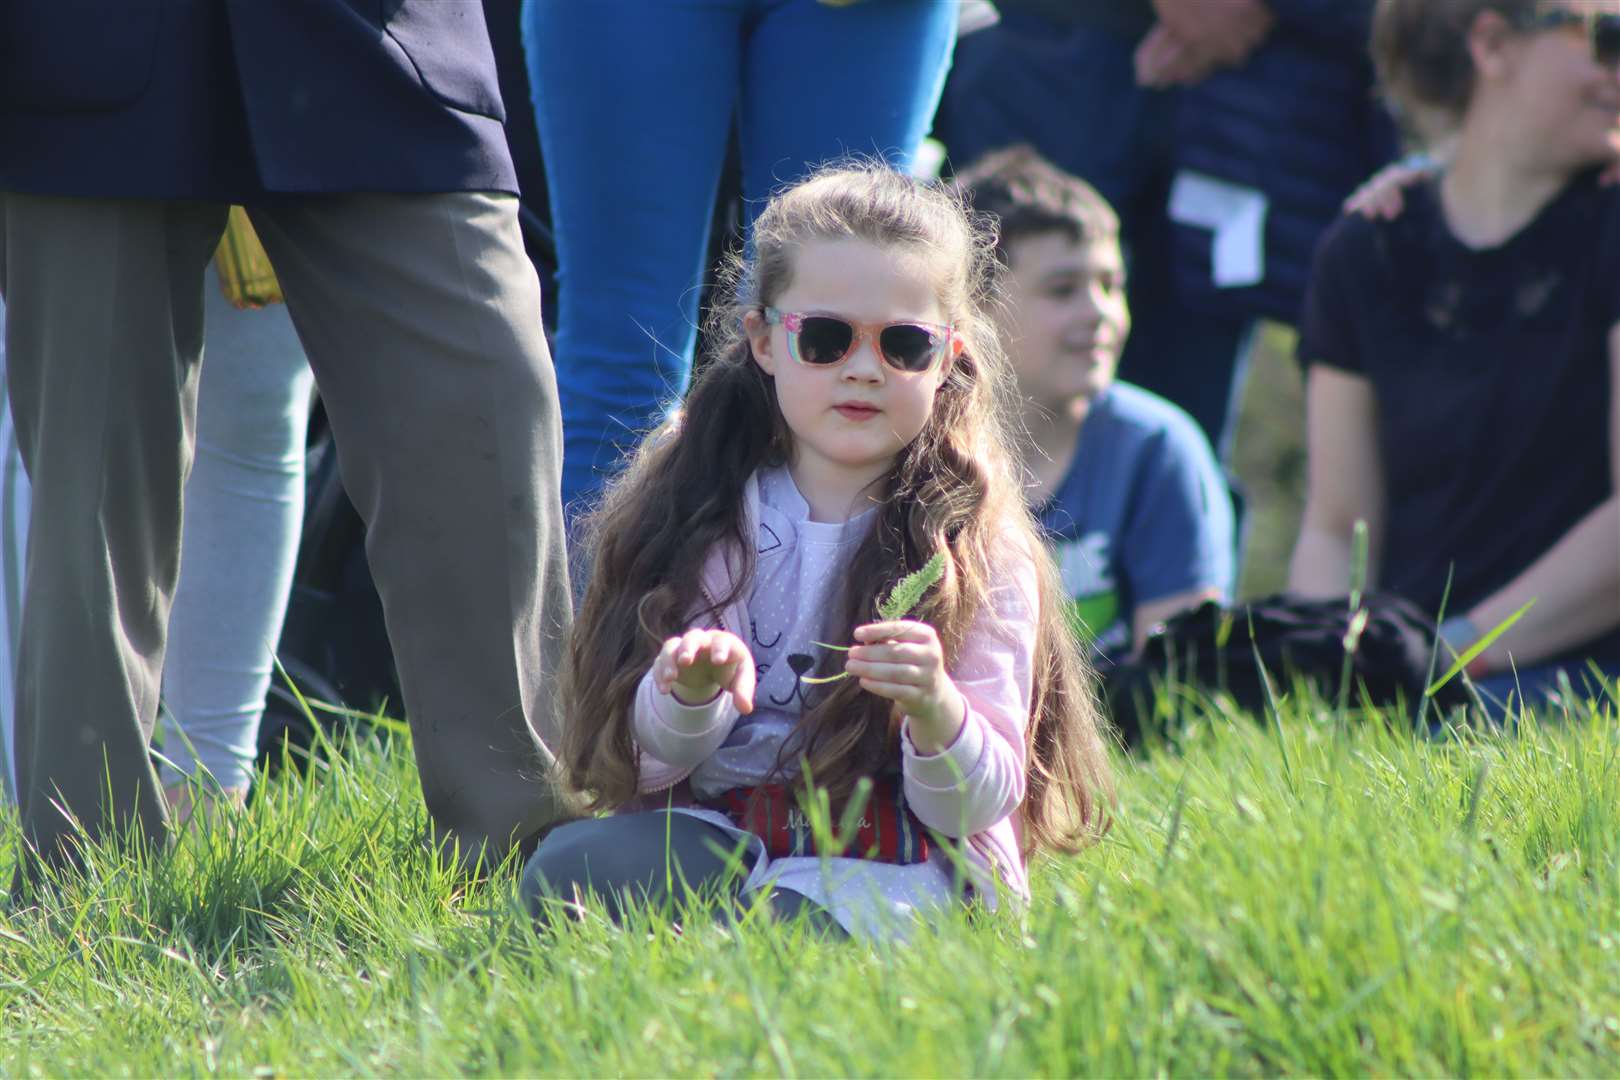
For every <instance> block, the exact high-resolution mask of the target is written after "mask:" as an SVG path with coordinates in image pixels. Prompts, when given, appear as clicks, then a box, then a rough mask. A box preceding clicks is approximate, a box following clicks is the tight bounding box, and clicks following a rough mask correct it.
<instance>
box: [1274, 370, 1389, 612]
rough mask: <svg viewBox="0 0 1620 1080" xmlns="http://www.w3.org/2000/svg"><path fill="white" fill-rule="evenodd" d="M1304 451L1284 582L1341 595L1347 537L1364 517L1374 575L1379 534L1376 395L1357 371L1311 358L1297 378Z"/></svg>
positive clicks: (1370, 580) (1381, 502)
mask: <svg viewBox="0 0 1620 1080" xmlns="http://www.w3.org/2000/svg"><path fill="white" fill-rule="evenodd" d="M1305 444H1306V448H1307V453H1308V464H1307V469H1306V482H1305V483H1306V487H1305V516H1304V520H1303V521H1302V522H1301V524H1300V530H1299V540H1298V542H1297V543H1296V544H1295V545H1294V558H1293V561H1292V563H1291V564H1290V566H1289V573H1288V589H1289V591H1290V592H1294V593H1298V594H1299V595H1301V596H1317V597H1331V596H1342V595H1343V594H1344V593H1346V592H1348V591H1349V589H1350V569H1351V567H1350V561H1351V545H1352V538H1353V536H1354V534H1355V527H1356V522H1357V521H1365V522H1366V523H1367V540H1368V543H1367V580H1366V582H1365V584H1366V585H1368V586H1372V585H1374V584H1376V583H1377V581H1378V568H1379V562H1378V557H1379V553H1380V550H1381V548H1382V544H1383V537H1384V512H1385V499H1384V463H1383V459H1382V456H1381V455H1380V453H1379V450H1378V402H1377V400H1376V398H1375V397H1374V396H1373V388H1372V383H1371V382H1370V381H1368V380H1367V379H1366V378H1365V377H1363V376H1361V375H1352V374H1351V373H1349V372H1347V371H1342V370H1340V369H1338V368H1334V367H1329V366H1327V365H1326V364H1313V365H1312V366H1311V368H1310V371H1309V373H1308V374H1307V376H1306V380H1305Z"/></svg>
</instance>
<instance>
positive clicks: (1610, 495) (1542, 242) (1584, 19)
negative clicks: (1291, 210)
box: [1291, 0, 1620, 701]
mask: <svg viewBox="0 0 1620 1080" xmlns="http://www.w3.org/2000/svg"><path fill="white" fill-rule="evenodd" d="M1374 51H1375V53H1376V54H1377V57H1378V61H1379V66H1380V71H1381V75H1382V77H1383V79H1384V82H1385V85H1386V88H1387V90H1388V91H1389V92H1390V94H1391V96H1392V97H1393V98H1394V99H1395V101H1396V102H1397V104H1398V105H1399V106H1401V107H1402V109H1403V110H1404V111H1406V112H1407V113H1408V114H1409V115H1415V114H1423V115H1427V116H1433V115H1434V114H1436V113H1440V114H1449V115H1450V116H1451V117H1453V118H1454V119H1455V122H1456V127H1457V135H1456V139H1455V143H1454V148H1453V150H1452V154H1451V158H1450V163H1449V165H1448V166H1447V167H1446V168H1445V169H1444V170H1443V171H1442V172H1441V173H1440V174H1439V175H1438V177H1437V178H1435V179H1433V180H1430V181H1425V182H1421V183H1419V184H1418V185H1416V186H1415V187H1414V188H1412V189H1410V190H1409V191H1407V192H1406V193H1405V195H1406V209H1405V212H1404V213H1402V214H1400V215H1399V216H1398V217H1397V218H1396V219H1395V220H1393V221H1370V220H1367V219H1365V218H1362V217H1348V218H1345V219H1342V220H1341V221H1340V222H1339V223H1338V224H1337V225H1336V226H1335V227H1334V229H1333V230H1332V231H1331V232H1330V233H1329V234H1328V236H1327V237H1326V238H1324V240H1323V242H1322V245H1321V248H1320V250H1319V252H1318V255H1317V262H1316V269H1315V274H1314V278H1313V281H1312V285H1311V289H1310V294H1309V297H1308V299H1307V302H1306V311H1305V316H1304V320H1303V323H1302V327H1301V337H1300V350H1301V352H1300V355H1301V358H1302V359H1303V360H1304V361H1306V362H1307V363H1308V364H1309V365H1310V366H1309V379H1308V386H1307V409H1308V418H1307V431H1308V443H1309V450H1310V470H1309V481H1308V484H1309V489H1308V497H1307V502H1306V510H1305V519H1304V523H1303V526H1302V529H1301V534H1300V538H1299V543H1298V546H1297V547H1296V548H1295V551H1294V558H1293V565H1292V571H1291V586H1292V588H1293V589H1294V590H1295V591H1296V592H1300V593H1304V594H1308V595H1319V596H1320V595H1333V594H1342V593H1343V592H1344V591H1345V589H1346V587H1347V584H1348V581H1349V572H1350V560H1351V555H1350V552H1351V537H1352V533H1353V529H1354V523H1355V521H1356V520H1358V519H1361V520H1365V521H1366V522H1367V524H1368V530H1369V538H1370V541H1371V544H1370V564H1369V572H1370V582H1371V583H1372V584H1374V585H1376V586H1378V587H1381V588H1384V589H1388V590H1391V591H1394V592H1398V593H1401V594H1403V595H1405V596H1407V597H1409V598H1411V599H1413V600H1415V601H1417V602H1418V603H1419V604H1422V605H1424V606H1425V607H1427V608H1428V609H1429V610H1431V611H1436V612H1438V610H1439V608H1440V604H1441V599H1442V596H1443V594H1444V593H1445V590H1446V587H1447V581H1448V577H1449V580H1450V597H1449V600H1448V601H1447V613H1448V614H1449V615H1451V616H1452V617H1451V618H1449V619H1447V620H1446V621H1445V622H1444V623H1443V625H1442V636H1443V637H1444V638H1445V640H1446V642H1447V644H1448V645H1450V646H1451V647H1452V648H1454V649H1456V650H1457V651H1461V650H1463V649H1465V648H1466V647H1467V646H1468V645H1469V644H1471V643H1472V642H1473V641H1474V640H1476V639H1477V638H1478V637H1479V636H1480V634H1482V633H1484V632H1488V631H1489V630H1490V629H1491V628H1492V627H1495V626H1497V625H1498V624H1500V623H1501V622H1503V621H1504V620H1506V619H1507V618H1508V617H1509V616H1510V615H1512V613H1513V612H1515V611H1517V610H1518V609H1519V608H1520V607H1521V606H1523V605H1524V604H1525V603H1526V602H1528V601H1531V600H1534V601H1535V603H1534V605H1533V606H1532V607H1531V608H1530V609H1529V610H1528V612H1527V613H1526V614H1525V615H1524V617H1523V618H1522V619H1520V621H1519V622H1518V623H1516V624H1515V625H1514V626H1513V627H1512V629H1511V630H1509V631H1508V632H1507V633H1505V634H1504V635H1503V636H1502V637H1500V638H1498V639H1497V641H1496V642H1495V643H1493V644H1492V645H1491V646H1490V648H1488V649H1487V650H1485V652H1484V653H1483V654H1482V655H1481V656H1480V658H1479V659H1478V660H1476V661H1475V663H1474V664H1473V665H1471V669H1470V673H1471V674H1472V675H1474V676H1475V680H1476V682H1478V683H1479V684H1480V686H1481V688H1482V689H1483V690H1485V691H1487V694H1488V696H1492V697H1494V698H1496V699H1498V700H1502V701H1505V700H1506V699H1507V697H1508V694H1509V692H1511V691H1513V690H1514V689H1515V687H1518V688H1520V689H1522V691H1523V693H1524V695H1525V697H1526V698H1527V699H1531V700H1535V699H1537V698H1541V697H1545V696H1546V695H1547V693H1548V692H1549V691H1550V690H1551V689H1552V688H1553V687H1554V686H1555V685H1556V680H1557V675H1558V673H1559V672H1560V671H1564V672H1567V673H1568V674H1569V675H1570V677H1571V678H1572V679H1574V680H1575V681H1576V682H1577V683H1579V681H1580V679H1581V675H1582V673H1583V672H1584V671H1585V670H1586V665H1587V663H1588V661H1595V662H1596V663H1597V664H1598V665H1599V666H1600V667H1602V668H1604V669H1605V670H1606V671H1608V672H1609V673H1611V674H1620V503H1617V502H1616V499H1615V495H1614V476H1615V475H1616V473H1617V469H1616V459H1617V457H1620V452H1617V449H1616V447H1617V443H1616V438H1615V435H1616V431H1617V429H1620V425H1617V424H1616V421H1615V407H1614V403H1613V395H1612V394H1611V386H1612V385H1613V383H1614V381H1615V379H1614V373H1615V370H1616V365H1617V358H1620V190H1617V189H1615V188H1612V187H1603V186H1600V185H1599V184H1598V182H1597V173H1598V171H1599V170H1600V169H1601V168H1602V167H1603V166H1604V165H1606V164H1609V163H1611V162H1612V161H1613V160H1614V159H1615V157H1616V156H1617V155H1620V2H1601V3H1600V2H1593V0H1552V2H1546V0H1543V2H1537V0H1444V2H1435V0H1380V3H1379V8H1378V13H1377V22H1376V26H1375V31H1374Z"/></svg>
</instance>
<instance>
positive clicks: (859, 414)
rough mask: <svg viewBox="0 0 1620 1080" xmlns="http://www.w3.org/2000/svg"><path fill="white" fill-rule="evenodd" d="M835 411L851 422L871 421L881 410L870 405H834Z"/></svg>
mask: <svg viewBox="0 0 1620 1080" xmlns="http://www.w3.org/2000/svg"><path fill="white" fill-rule="evenodd" d="M833 411H834V412H836V413H837V414H838V415H839V416H842V417H844V418H846V419H849V420H870V419H871V418H872V417H874V416H876V415H877V414H878V411H879V410H877V409H874V408H872V407H871V406H870V405H834V406H833Z"/></svg>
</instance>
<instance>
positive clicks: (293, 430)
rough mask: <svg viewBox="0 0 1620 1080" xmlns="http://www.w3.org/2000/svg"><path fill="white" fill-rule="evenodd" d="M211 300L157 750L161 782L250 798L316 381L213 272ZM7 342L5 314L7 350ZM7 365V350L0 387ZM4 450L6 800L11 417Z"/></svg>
mask: <svg viewBox="0 0 1620 1080" xmlns="http://www.w3.org/2000/svg"><path fill="white" fill-rule="evenodd" d="M204 287H205V289H206V290H207V301H206V315H205V318H206V320H207V324H206V325H207V331H206V332H207V337H206V343H205V345H204V349H205V359H206V361H207V362H206V363H205V364H204V365H203V369H202V370H203V372H204V374H203V376H201V378H200V383H199V392H198V405H197V450H196V458H195V461H194V462H193V465H192V469H191V477H190V480H189V481H188V482H187V485H186V495H185V498H186V518H185V526H184V529H183V532H182V540H181V573H180V584H179V587H178V590H177V591H176V593H175V599H174V606H173V608H172V610H171V612H170V621H169V645H168V653H167V655H166V657H165V661H164V667H163V697H164V701H165V704H166V706H167V711H166V712H165V713H164V715H163V717H162V721H161V725H162V726H161V727H160V738H161V741H162V753H163V755H164V757H166V758H167V759H169V761H171V762H173V765H165V766H164V767H163V769H162V779H163V782H164V783H165V784H169V783H174V782H176V781H178V780H180V779H182V778H183V777H185V776H189V775H192V774H193V773H196V772H197V771H198V769H199V766H200V767H201V769H203V770H205V771H206V772H207V774H208V775H210V776H212V777H213V779H214V780H215V781H217V782H218V783H219V784H220V785H221V786H223V787H227V788H230V787H245V786H246V785H247V783H248V781H249V779H250V778H251V776H252V768H253V758H254V751H255V748H256V745H257V742H258V730H259V720H260V717H261V715H262V713H263V708H264V698H265V693H266V692H267V690H268V689H269V685H270V676H271V670H272V663H271V659H270V656H271V651H272V650H273V649H274V648H275V644H276V642H277V640H278V639H279V638H280V636H281V623H282V619H283V617H284V616H285V614H286V610H287V596H288V593H289V592H290V590H291V587H292V574H293V567H294V564H295V563H296V561H297V558H298V539H299V534H300V531H301V529H302V525H303V519H304V439H305V433H306V429H307V428H308V424H309V406H310V394H311V390H312V388H313V386H314V378H313V376H312V375H311V374H310V370H309V364H308V363H307V362H306V361H305V359H304V350H303V347H302V346H301V345H300V344H299V343H298V336H297V335H296V334H295V333H294V331H293V327H292V320H291V319H290V318H288V316H287V308H286V306H285V305H282V304H273V305H270V306H269V307H266V308H263V309H259V310H249V311H242V310H238V309H237V308H235V307H233V306H232V305H231V304H230V303H229V302H228V301H227V300H226V299H225V296H224V294H223V293H222V292H221V291H220V288H219V284H218V280H217V278H216V277H215V275H214V273H213V271H212V269H210V271H209V273H208V276H207V278H206V279H205V283H204ZM4 328H5V307H4V305H3V303H0V343H3V342H4ZM4 355H5V354H4V347H3V344H0V380H3V374H4V363H3V360H4ZM0 444H3V445H0V502H3V507H0V510H3V513H0V530H3V531H4V534H5V535H4V536H3V537H0V556H3V557H0V575H3V580H0V615H4V616H5V617H4V621H3V623H0V629H3V631H4V635H3V637H4V640H3V641H0V783H3V785H4V791H5V793H6V794H8V795H9V794H10V793H11V792H13V791H14V790H15V784H16V776H15V771H14V765H13V761H12V754H11V735H12V722H11V720H12V717H11V711H12V698H13V691H12V687H13V685H14V682H13V673H14V665H15V662H16V647H17V642H16V637H15V633H16V627H17V620H16V618H15V617H14V616H15V612H17V611H18V610H20V608H21V602H22V566H23V564H24V562H25V560H24V558H23V547H24V541H25V539H26V537H27V535H28V503H29V492H28V479H27V477H26V475H24V473H23V471H22V465H21V460H20V458H19V456H18V454H17V449H16V445H17V444H16V433H15V431H14V430H13V429H12V427H11V416H10V407H9V403H8V404H7V405H6V406H5V416H4V420H3V423H0ZM182 732H183V733H184V735H183V736H182V734H181V733H182Z"/></svg>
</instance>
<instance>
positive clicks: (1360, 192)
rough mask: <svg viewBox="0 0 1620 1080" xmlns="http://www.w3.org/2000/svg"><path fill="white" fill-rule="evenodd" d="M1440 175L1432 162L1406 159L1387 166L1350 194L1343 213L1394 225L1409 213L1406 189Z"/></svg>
mask: <svg viewBox="0 0 1620 1080" xmlns="http://www.w3.org/2000/svg"><path fill="white" fill-rule="evenodd" d="M1439 173H1440V166H1439V164H1437V163H1436V162H1433V161H1427V162H1417V161H1414V160H1413V159H1411V158H1407V159H1405V160H1403V161H1397V162H1395V163H1394V164H1393V165H1385V166H1384V167H1383V168H1382V169H1379V170H1378V171H1377V172H1376V173H1374V174H1373V175H1372V176H1371V177H1370V178H1368V179H1367V180H1366V181H1364V182H1363V183H1362V185H1361V186H1360V187H1358V188H1356V190H1355V191H1353V192H1351V193H1350V197H1349V198H1348V199H1346V200H1344V212H1345V213H1347V214H1360V215H1361V216H1362V217H1364V218H1366V219H1367V220H1368V221H1394V220H1395V219H1396V218H1398V217H1400V216H1401V211H1403V210H1405V209H1406V196H1405V191H1406V189H1407V188H1409V187H1411V186H1412V185H1413V184H1416V183H1419V182H1421V181H1424V180H1429V179H1432V178H1433V177H1435V176H1438V175H1439Z"/></svg>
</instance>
